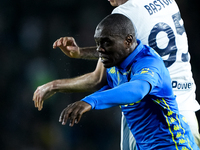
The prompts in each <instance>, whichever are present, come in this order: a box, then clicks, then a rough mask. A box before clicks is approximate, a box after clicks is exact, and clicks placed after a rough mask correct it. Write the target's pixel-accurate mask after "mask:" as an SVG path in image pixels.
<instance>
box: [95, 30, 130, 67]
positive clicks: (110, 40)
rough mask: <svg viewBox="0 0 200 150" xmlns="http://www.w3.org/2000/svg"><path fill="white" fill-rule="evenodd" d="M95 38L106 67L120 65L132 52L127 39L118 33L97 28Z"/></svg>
mask: <svg viewBox="0 0 200 150" xmlns="http://www.w3.org/2000/svg"><path fill="white" fill-rule="evenodd" d="M94 39H95V41H96V44H97V51H98V52H99V58H100V59H101V62H102V63H103V65H104V67H105V68H110V67H113V66H118V65H119V64H120V63H121V62H122V61H123V60H124V59H125V58H126V57H127V56H128V55H129V54H130V51H129V49H127V47H126V44H125V43H126V40H125V39H123V38H122V37H120V36H118V35H108V32H106V31H104V30H102V29H96V31H95V35H94Z"/></svg>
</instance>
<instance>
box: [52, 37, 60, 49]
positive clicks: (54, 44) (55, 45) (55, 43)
mask: <svg viewBox="0 0 200 150" xmlns="http://www.w3.org/2000/svg"><path fill="white" fill-rule="evenodd" d="M58 40H59V39H57V40H56V41H55V42H54V43H53V48H54V49H55V48H56V47H57V42H58Z"/></svg>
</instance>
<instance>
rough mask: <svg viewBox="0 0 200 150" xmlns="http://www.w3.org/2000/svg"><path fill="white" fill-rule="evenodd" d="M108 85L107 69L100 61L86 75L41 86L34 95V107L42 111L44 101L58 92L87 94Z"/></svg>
mask: <svg viewBox="0 0 200 150" xmlns="http://www.w3.org/2000/svg"><path fill="white" fill-rule="evenodd" d="M105 84H106V69H105V68H104V66H103V65H102V63H101V61H100V60H99V61H98V63H97V66H96V69H95V70H94V71H93V72H91V73H87V74H85V75H82V76H79V77H75V78H70V79H58V80H54V81H51V82H48V83H46V84H44V85H41V86H39V87H38V88H37V89H36V91H35V92H34V95H33V101H34V105H35V107H36V108H38V110H39V111H40V110H42V108H43V102H44V100H46V99H48V98H50V97H51V96H53V95H54V94H55V93H56V92H70V93H71V92H86V91H96V90H98V89H99V88H101V87H102V86H103V85H105Z"/></svg>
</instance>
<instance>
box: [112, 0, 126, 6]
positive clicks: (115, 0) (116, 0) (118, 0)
mask: <svg viewBox="0 0 200 150" xmlns="http://www.w3.org/2000/svg"><path fill="white" fill-rule="evenodd" d="M108 1H109V2H110V5H111V6H114V7H117V6H119V5H121V4H124V3H125V2H127V1H128V0H108Z"/></svg>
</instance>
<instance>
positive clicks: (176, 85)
mask: <svg viewBox="0 0 200 150" xmlns="http://www.w3.org/2000/svg"><path fill="white" fill-rule="evenodd" d="M192 85H193V83H192V82H178V81H172V88H173V89H177V90H189V89H191V88H192Z"/></svg>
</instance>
